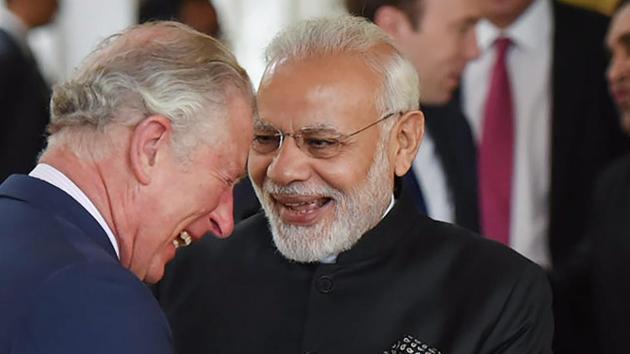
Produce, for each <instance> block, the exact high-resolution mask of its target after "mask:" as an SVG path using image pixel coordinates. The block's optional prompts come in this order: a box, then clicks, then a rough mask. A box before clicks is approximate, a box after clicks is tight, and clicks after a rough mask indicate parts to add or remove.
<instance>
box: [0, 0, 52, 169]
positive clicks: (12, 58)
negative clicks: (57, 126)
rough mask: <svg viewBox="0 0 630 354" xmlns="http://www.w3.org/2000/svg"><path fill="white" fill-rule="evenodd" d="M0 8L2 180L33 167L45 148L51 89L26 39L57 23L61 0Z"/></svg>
mask: <svg viewBox="0 0 630 354" xmlns="http://www.w3.org/2000/svg"><path fill="white" fill-rule="evenodd" d="M5 5H6V8H0V107H2V116H3V117H2V124H1V125H0V182H2V181H3V180H4V179H5V178H6V177H7V176H9V175H10V174H12V173H25V172H28V171H30V170H31V169H32V168H33V167H34V166H35V162H36V159H37V155H38V154H39V152H40V151H41V150H42V149H43V148H44V144H45V134H44V133H45V130H46V125H47V124H48V100H49V98H50V90H49V87H48V84H47V83H46V82H45V80H44V78H43V76H42V74H41V72H40V70H39V67H38V65H37V62H36V60H35V57H34V56H33V53H32V52H31V49H30V48H29V45H28V42H27V35H28V32H29V31H30V30H31V29H33V28H37V27H39V26H43V25H46V24H48V23H49V22H51V21H52V19H53V17H54V16H55V13H56V12H57V7H58V6H59V4H58V2H57V0H5Z"/></svg>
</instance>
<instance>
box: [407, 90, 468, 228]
mask: <svg viewBox="0 0 630 354" xmlns="http://www.w3.org/2000/svg"><path fill="white" fill-rule="evenodd" d="M422 110H423V112H424V114H425V121H426V130H427V132H428V133H429V134H430V135H431V137H432V139H433V143H434V144H435V150H436V153H437V155H438V158H439V160H440V162H441V163H442V167H443V168H444V175H445V176H446V185H447V186H448V188H449V191H450V193H451V198H452V200H453V204H454V206H455V224H457V225H460V226H463V227H465V228H467V229H469V230H472V231H475V232H478V231H479V199H478V196H477V154H476V150H475V141H474V139H473V136H472V132H471V130H470V126H469V125H468V123H467V121H466V117H465V116H464V114H463V113H462V111H461V109H460V107H459V104H457V103H456V102H451V103H449V104H447V105H444V106H439V107H438V106H424V107H423V109H422ZM403 190H408V189H403Z"/></svg>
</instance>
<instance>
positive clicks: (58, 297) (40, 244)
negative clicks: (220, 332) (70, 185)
mask: <svg viewBox="0 0 630 354" xmlns="http://www.w3.org/2000/svg"><path fill="white" fill-rule="evenodd" d="M0 227H1V228H2V229H3V230H11V231H12V232H5V233H2V234H0V243H2V245H3V247H1V248H0V269H1V270H0V283H1V284H11V286H10V287H2V289H1V290H0V313H2V316H0V352H2V353H87V352H89V353H114V352H115V353H139V352H151V353H170V352H171V351H170V350H171V348H172V344H171V339H170V338H171V337H170V332H169V328H168V324H167V321H166V319H165V318H164V316H163V314H162V312H161V311H160V309H159V306H158V304H157V302H156V301H155V299H154V298H153V297H152V296H151V293H150V291H149V290H148V289H147V287H146V286H145V285H143V284H142V283H141V282H140V281H139V280H138V279H137V278H136V277H135V276H134V275H133V274H132V273H131V272H129V271H128V270H127V269H125V268H123V267H122V266H121V265H120V262H119V261H118V259H117V258H116V255H115V253H114V251H113V248H112V247H111V245H110V244H109V241H108V239H107V236H106V234H105V232H104V231H103V230H102V229H101V228H100V226H99V225H98V223H97V222H96V220H94V219H93V218H92V216H91V215H90V214H89V213H88V212H87V211H86V210H85V209H83V208H82V207H81V206H80V205H79V204H78V203H77V202H76V201H74V199H72V198H71V197H70V196H69V195H67V194H65V193H64V192H62V191H61V190H59V189H57V188H56V187H53V186H52V185H49V184H48V183H46V182H43V181H40V180H37V179H35V178H31V177H27V176H13V177H11V178H10V179H8V180H7V181H6V182H5V183H4V184H2V185H1V186H0Z"/></svg>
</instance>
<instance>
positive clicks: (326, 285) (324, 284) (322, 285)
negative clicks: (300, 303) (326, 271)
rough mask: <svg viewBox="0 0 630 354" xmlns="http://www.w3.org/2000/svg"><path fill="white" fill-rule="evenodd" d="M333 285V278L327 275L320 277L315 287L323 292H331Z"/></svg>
mask: <svg viewBox="0 0 630 354" xmlns="http://www.w3.org/2000/svg"><path fill="white" fill-rule="evenodd" d="M333 286H334V284H333V280H332V278H331V277H329V276H326V275H324V276H321V277H319V279H317V282H316V283H315V287H316V288H317V290H318V291H319V292H320V293H322V294H330V293H331V292H332V291H333Z"/></svg>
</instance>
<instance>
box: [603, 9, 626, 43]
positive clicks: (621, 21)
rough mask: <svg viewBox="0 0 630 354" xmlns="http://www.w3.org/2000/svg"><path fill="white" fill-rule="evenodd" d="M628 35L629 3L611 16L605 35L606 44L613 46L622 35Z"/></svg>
mask: <svg viewBox="0 0 630 354" xmlns="http://www.w3.org/2000/svg"><path fill="white" fill-rule="evenodd" d="M628 35H630V5H625V6H624V7H623V8H622V9H621V10H620V11H619V12H618V13H617V14H616V15H615V17H614V18H613V20H612V23H611V25H610V30H609V31H608V36H607V40H606V42H607V45H608V46H609V47H613V46H614V45H615V44H616V43H617V42H618V41H619V40H620V39H622V37H627V36H628Z"/></svg>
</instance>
